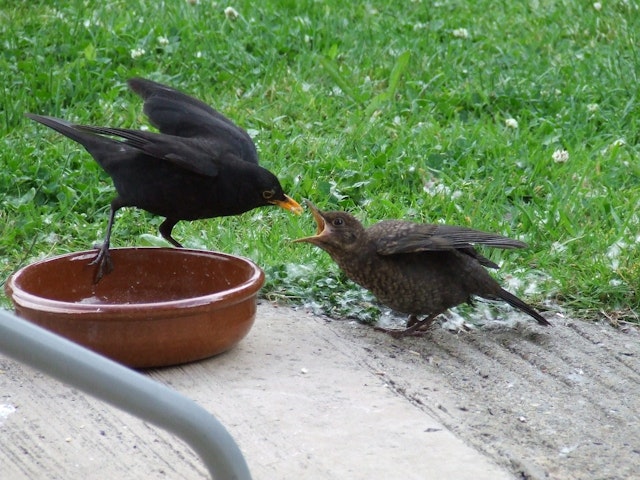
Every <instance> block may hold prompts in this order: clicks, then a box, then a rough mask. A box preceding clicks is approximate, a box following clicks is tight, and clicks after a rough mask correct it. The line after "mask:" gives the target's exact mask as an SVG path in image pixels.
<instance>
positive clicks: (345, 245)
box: [295, 200, 365, 254]
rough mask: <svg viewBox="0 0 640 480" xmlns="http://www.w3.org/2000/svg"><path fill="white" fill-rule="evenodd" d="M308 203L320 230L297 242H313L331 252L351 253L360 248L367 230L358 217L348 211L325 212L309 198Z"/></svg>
mask: <svg viewBox="0 0 640 480" xmlns="http://www.w3.org/2000/svg"><path fill="white" fill-rule="evenodd" d="M306 203H307V205H308V206H309V209H310V210H311V213H312V214H313V218H314V219H315V221H316V224H317V227H318V230H317V232H316V235H314V236H312V237H305V238H299V239H297V240H295V241H296V242H307V243H312V244H314V245H316V246H318V247H320V248H322V249H323V250H326V251H327V252H329V253H330V254H337V253H349V252H351V251H355V250H356V249H358V248H359V241H360V240H361V239H362V237H363V236H364V234H365V230H364V227H363V226H362V224H361V223H360V222H359V221H358V219H357V218H355V217H354V216H353V215H351V214H350V213H347V212H339V211H333V212H323V211H321V210H318V208H316V206H315V205H314V204H313V203H311V202H310V201H309V200H307V201H306Z"/></svg>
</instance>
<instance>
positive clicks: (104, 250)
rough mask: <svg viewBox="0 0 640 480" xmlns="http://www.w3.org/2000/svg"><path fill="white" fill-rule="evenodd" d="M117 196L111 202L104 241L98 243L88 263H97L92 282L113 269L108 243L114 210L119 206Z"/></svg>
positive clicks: (96, 281) (114, 214)
mask: <svg viewBox="0 0 640 480" xmlns="http://www.w3.org/2000/svg"><path fill="white" fill-rule="evenodd" d="M121 206H122V205H121V202H120V199H119V198H116V199H114V200H113V201H112V202H111V211H110V212H109V223H108V224H107V234H106V235H105V237H104V242H102V245H100V250H99V251H98V255H97V256H96V258H94V259H93V260H92V261H91V263H90V264H89V265H97V266H98V268H97V269H96V274H95V276H94V278H93V283H98V282H99V281H100V279H102V277H104V276H105V275H106V274H109V273H111V272H112V271H113V261H112V260H111V255H109V245H110V243H111V228H112V227H113V221H114V220H115V217H116V211H117V210H118V209H119V208H120V207H121Z"/></svg>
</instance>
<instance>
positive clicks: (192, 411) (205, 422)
mask: <svg viewBox="0 0 640 480" xmlns="http://www.w3.org/2000/svg"><path fill="white" fill-rule="evenodd" d="M0 352H2V353H4V354H6V355H8V356H10V357H13V358H14V359H16V360H19V361H20V362H23V363H26V364H28V365H30V366H32V367H34V368H37V369H38V370H41V371H42V372H44V373H46V374H48V375H50V376H52V377H54V378H56V379H58V380H60V381H62V382H65V383H68V384H71V385H73V386H75V387H77V388H79V389H81V390H84V391H85V392H87V393H88V394H90V395H93V396H94V397H97V398H99V399H100V400H103V401H105V402H108V403H110V404H112V405H114V406H116V407H118V408H120V409H122V410H125V411H127V412H129V413H131V414H133V415H136V416H137V417H139V418H142V419H143V420H146V421H148V422H151V423H154V424H156V425H158V426H159V427H162V428H164V429H165V430H168V431H170V432H172V433H174V434H175V435H177V436H178V437H181V438H182V439H183V440H184V441H186V442H187V443H188V444H189V445H190V446H191V447H192V448H193V450H195V452H196V453H197V454H198V455H200V457H201V458H202V460H203V461H204V463H205V464H206V466H207V468H208V469H209V472H210V473H211V475H212V477H213V478H214V479H216V480H251V474H250V472H249V467H248V466H247V463H246V461H245V459H244V457H243V455H242V452H241V451H240V449H239V447H238V445H237V444H236V443H235V441H234V440H233V438H232V437H231V435H230V434H229V432H227V430H226V429H225V428H224V426H223V425H222V424H221V423H220V422H219V421H218V420H217V419H216V418H215V417H213V415H211V414H210V413H209V412H207V411H206V410H205V409H204V408H202V407H201V406H199V405H197V404H196V403H195V402H193V401H192V400H190V399H188V398H186V397H185V396H183V395H181V394H179V393H178V392H176V391H174V390H171V389H170V388H168V387H166V386H164V385H161V384H160V383H157V382H154V381H153V380H151V379H149V378H147V377H145V376H143V375H141V374H139V373H137V372H135V371H133V370H130V369H128V368H126V367H124V366H122V365H120V364H118V363H115V362H113V361H111V360H109V359H107V358H105V357H103V356H101V355H98V354H96V353H94V352H91V351H90V350H87V349H86V348H84V347H81V346H80V345H77V344H75V343H73V342H71V341H69V340H67V339H65V338H62V337H60V336H58V335H55V334H53V333H51V332H49V331H47V330H45V329H43V328H40V327H38V326H36V325H33V324H31V323H29V322H27V321H25V320H22V319H20V318H18V317H17V316H15V315H14V314H11V313H9V312H6V311H4V310H0Z"/></svg>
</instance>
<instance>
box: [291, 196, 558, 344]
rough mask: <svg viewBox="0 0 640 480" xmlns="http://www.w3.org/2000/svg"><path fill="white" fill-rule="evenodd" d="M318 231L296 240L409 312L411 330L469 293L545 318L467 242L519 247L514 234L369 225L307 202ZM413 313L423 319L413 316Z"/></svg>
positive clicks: (417, 225) (389, 303)
mask: <svg viewBox="0 0 640 480" xmlns="http://www.w3.org/2000/svg"><path fill="white" fill-rule="evenodd" d="M307 203H308V205H309V208H310V209H311V211H312V213H313V216H314V218H315V220H316V223H317V224H318V234H317V235H315V236H312V237H307V238H302V239H299V240H298V241H302V242H308V243H312V244H314V245H316V246H318V247H320V248H322V249H323V250H325V251H326V252H327V253H328V254H329V255H330V256H331V258H332V259H333V260H334V261H335V262H336V263H337V264H338V266H339V267H340V268H341V269H342V270H343V271H344V272H345V274H346V275H347V277H349V278H350V279H351V280H353V281H354V282H356V283H358V284H359V285H361V286H362V287H364V288H366V289H367V290H369V291H371V293H373V294H374V295H375V296H376V298H377V299H378V300H379V301H380V302H381V303H383V304H384V305H387V306H388V307H390V308H392V309H394V310H396V311H398V312H402V313H406V314H408V315H409V322H408V324H407V327H408V328H407V329H406V330H403V331H402V333H405V334H406V333H411V332H414V331H415V330H417V329H418V328H424V327H426V326H428V325H429V324H430V323H431V322H432V321H433V319H434V318H435V317H437V316H438V315H440V314H441V313H443V312H445V311H446V310H447V309H449V308H451V307H454V306H456V305H459V304H461V303H465V302H469V301H470V300H471V298H472V297H473V296H478V297H482V298H486V299H491V300H496V299H501V300H504V301H505V302H507V303H509V304H510V305H511V306H513V307H515V308H518V309H520V310H522V311H523V312H525V313H527V314H528V315H530V316H531V317H533V318H534V319H535V320H536V321H537V322H538V323H539V324H541V325H550V324H549V322H548V321H547V320H546V319H545V318H544V317H542V316H541V315H540V314H539V313H538V312H536V311H535V310H534V309H533V308H532V307H530V306H529V305H527V304H526V303H525V302H523V301H522V300H520V299H519V298H518V297H516V296H514V295H512V294H511V293H509V292H507V291H506V290H504V289H503V288H502V287H501V286H500V285H499V284H498V282H496V280H494V279H493V277H491V275H489V273H488V272H487V270H486V269H485V267H490V268H498V266H497V265H496V264H495V263H493V262H492V261H491V260H489V259H488V258H485V257H483V256H482V255H480V254H479V253H478V252H477V251H476V250H475V249H474V248H473V244H481V245H486V246H489V247H495V248H522V247H524V246H526V245H525V244H524V243H522V242H520V241H518V240H512V239H510V238H506V237H502V236H500V235H495V234H492V233H486V232H481V231H478V230H472V229H469V228H465V227H456V226H449V225H428V224H420V223H413V222H407V221H401V220H386V221H382V222H380V223H377V224H375V225H372V226H371V227H369V228H364V227H363V226H362V224H361V223H360V222H359V221H358V220H357V219H356V218H355V217H354V216H353V215H351V214H349V213H346V212H322V211H320V210H318V209H317V208H316V207H315V206H314V205H313V204H311V202H307ZM418 315H426V316H427V317H426V318H425V319H424V320H422V321H418V319H417V316H418Z"/></svg>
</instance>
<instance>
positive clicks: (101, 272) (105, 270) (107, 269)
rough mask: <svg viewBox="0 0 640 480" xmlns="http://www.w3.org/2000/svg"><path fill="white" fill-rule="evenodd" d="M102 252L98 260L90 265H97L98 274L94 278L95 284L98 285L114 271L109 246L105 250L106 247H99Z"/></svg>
mask: <svg viewBox="0 0 640 480" xmlns="http://www.w3.org/2000/svg"><path fill="white" fill-rule="evenodd" d="M98 248H100V251H99V252H98V255H96V258H94V259H93V260H92V261H91V263H89V265H97V266H98V267H97V268H96V274H95V276H94V277H93V283H94V284H97V283H98V282H99V281H100V280H102V277H104V276H105V275H107V274H109V273H111V272H112V271H113V260H111V255H110V254H109V246H107V247H106V248H105V246H104V245H102V246H100V247H98Z"/></svg>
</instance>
